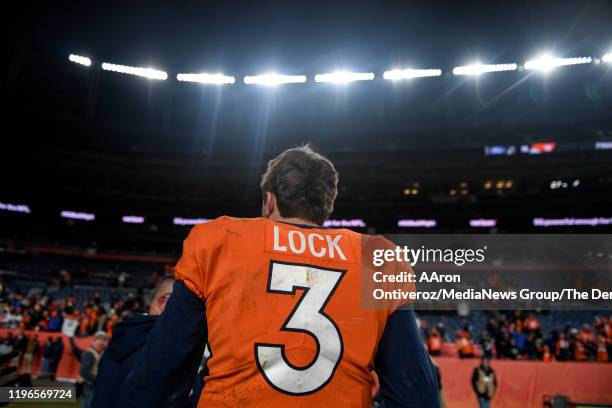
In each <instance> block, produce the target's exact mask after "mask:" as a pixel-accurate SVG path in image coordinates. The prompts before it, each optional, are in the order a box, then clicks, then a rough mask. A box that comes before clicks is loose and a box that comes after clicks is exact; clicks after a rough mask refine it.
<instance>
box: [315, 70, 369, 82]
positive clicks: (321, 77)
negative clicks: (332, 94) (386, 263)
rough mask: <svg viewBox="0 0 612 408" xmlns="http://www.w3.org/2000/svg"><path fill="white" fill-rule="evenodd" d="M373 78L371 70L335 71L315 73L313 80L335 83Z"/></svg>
mask: <svg viewBox="0 0 612 408" xmlns="http://www.w3.org/2000/svg"><path fill="white" fill-rule="evenodd" d="M373 79H374V74H373V73H372V72H348V71H337V72H330V73H327V74H317V75H315V82H330V83H336V84H346V83H348V82H354V81H371V80H373Z"/></svg>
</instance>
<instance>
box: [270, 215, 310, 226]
mask: <svg viewBox="0 0 612 408" xmlns="http://www.w3.org/2000/svg"><path fill="white" fill-rule="evenodd" d="M270 219H271V220H272V221H280V222H286V223H288V224H298V225H310V226H313V227H320V225H319V224H317V223H314V222H312V221H307V220H304V219H302V218H297V217H289V218H284V217H270Z"/></svg>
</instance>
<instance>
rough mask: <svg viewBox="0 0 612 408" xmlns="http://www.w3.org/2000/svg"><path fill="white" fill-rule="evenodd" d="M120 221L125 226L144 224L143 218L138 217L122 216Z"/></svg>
mask: <svg viewBox="0 0 612 408" xmlns="http://www.w3.org/2000/svg"><path fill="white" fill-rule="evenodd" d="M121 221H123V222H124V223H126V224H142V223H144V222H145V217H141V216H138V215H124V216H123V217H121Z"/></svg>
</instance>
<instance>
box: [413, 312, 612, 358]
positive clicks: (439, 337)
mask: <svg viewBox="0 0 612 408" xmlns="http://www.w3.org/2000/svg"><path fill="white" fill-rule="evenodd" d="M421 328H422V332H423V334H424V336H425V339H426V344H427V348H428V350H429V352H430V354H431V355H434V356H436V355H440V354H441V353H442V348H443V344H444V342H445V341H449V340H451V339H452V337H451V336H450V333H447V330H446V328H445V326H444V324H443V323H438V324H435V325H433V327H431V328H430V327H428V325H427V323H426V322H425V324H423V325H422V327H421ZM454 346H455V348H456V350H457V354H458V355H459V357H461V358H471V357H486V358H489V359H492V358H497V359H511V360H541V361H553V360H557V361H598V362H609V361H612V315H610V316H609V317H608V318H606V317H602V316H595V319H594V321H593V322H591V323H584V324H583V325H582V327H580V328H578V327H571V326H567V327H565V328H564V329H563V330H552V331H551V332H549V333H545V332H544V331H543V330H542V327H541V324H540V320H539V319H538V317H537V314H536V313H525V312H523V311H521V310H516V311H512V312H499V313H495V314H494V315H492V316H490V317H489V319H488V321H487V324H486V328H485V330H484V331H483V332H482V333H472V330H471V328H470V325H469V324H465V325H463V327H462V328H461V329H460V330H458V331H457V332H456V333H455V342H454Z"/></svg>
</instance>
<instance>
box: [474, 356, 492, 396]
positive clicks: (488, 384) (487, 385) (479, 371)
mask: <svg viewBox="0 0 612 408" xmlns="http://www.w3.org/2000/svg"><path fill="white" fill-rule="evenodd" d="M472 388H474V392H475V393H476V397H477V398H478V405H479V406H480V408H489V406H490V403H491V398H493V395H495V391H496V390H497V378H496V376H495V371H493V368H491V365H490V363H489V359H488V358H486V357H485V358H483V359H482V361H481V362H480V365H479V366H478V367H476V368H475V369H474V373H473V374H472Z"/></svg>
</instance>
